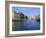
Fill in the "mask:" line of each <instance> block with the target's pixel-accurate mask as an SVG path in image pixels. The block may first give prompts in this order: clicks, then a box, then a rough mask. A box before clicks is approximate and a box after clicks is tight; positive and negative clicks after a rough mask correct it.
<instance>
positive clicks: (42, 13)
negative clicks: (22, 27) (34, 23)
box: [5, 1, 45, 37]
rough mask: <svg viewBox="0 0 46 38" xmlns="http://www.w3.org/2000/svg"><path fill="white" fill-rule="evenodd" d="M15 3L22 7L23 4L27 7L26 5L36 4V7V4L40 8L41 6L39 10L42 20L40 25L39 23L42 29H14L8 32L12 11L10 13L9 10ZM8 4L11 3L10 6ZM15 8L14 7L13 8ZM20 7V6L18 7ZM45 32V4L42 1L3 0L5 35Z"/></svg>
mask: <svg viewBox="0 0 46 38" xmlns="http://www.w3.org/2000/svg"><path fill="white" fill-rule="evenodd" d="M17 4H18V6H19V4H20V6H22V7H24V6H23V5H25V6H26V5H27V7H28V5H29V7H30V5H36V6H37V7H38V6H40V8H42V9H41V10H42V11H41V10H40V11H41V13H40V14H41V16H42V17H41V16H40V17H41V19H42V20H41V21H42V23H41V22H40V23H41V25H40V28H41V29H42V30H41V31H37V32H36V31H28V30H27V31H17V32H16V31H14V30H13V31H14V33H12V32H10V27H11V26H10V25H12V24H11V23H12V22H10V20H11V14H12V13H10V10H11V7H12V6H17ZM10 5H11V7H10ZM32 7H35V6H32ZM15 9H16V8H15ZM19 9H20V8H19ZM44 34H45V4H44V3H35V2H20V1H5V36H6V37H18V36H35V35H44Z"/></svg>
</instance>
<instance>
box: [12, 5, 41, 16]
mask: <svg viewBox="0 0 46 38" xmlns="http://www.w3.org/2000/svg"><path fill="white" fill-rule="evenodd" d="M12 11H16V12H17V13H18V12H19V11H21V12H23V14H24V15H26V16H37V15H39V14H40V8H36V7H15V6H13V7H12Z"/></svg>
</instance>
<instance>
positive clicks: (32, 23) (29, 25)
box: [12, 20, 40, 31]
mask: <svg viewBox="0 0 46 38" xmlns="http://www.w3.org/2000/svg"><path fill="white" fill-rule="evenodd" d="M24 30H40V23H39V22H38V21H36V20H22V21H17V22H13V24H12V31H24Z"/></svg>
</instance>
